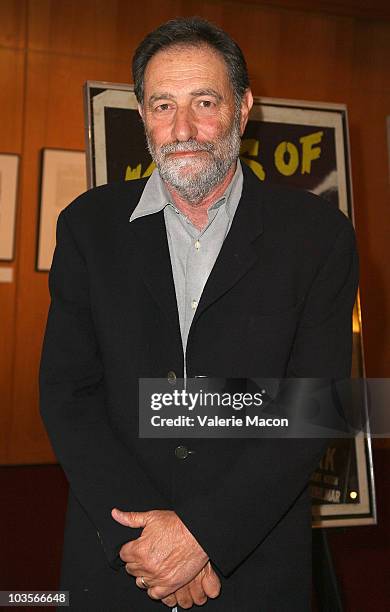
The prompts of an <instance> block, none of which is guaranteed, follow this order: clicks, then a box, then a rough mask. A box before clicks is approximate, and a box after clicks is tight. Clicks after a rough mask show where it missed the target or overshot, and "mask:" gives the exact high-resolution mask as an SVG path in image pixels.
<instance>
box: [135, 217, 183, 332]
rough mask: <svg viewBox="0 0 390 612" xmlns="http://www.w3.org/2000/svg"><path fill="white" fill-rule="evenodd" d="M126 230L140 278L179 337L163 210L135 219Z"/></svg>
mask: <svg viewBox="0 0 390 612" xmlns="http://www.w3.org/2000/svg"><path fill="white" fill-rule="evenodd" d="M129 229H130V232H131V234H132V236H131V240H130V242H131V246H132V250H133V256H134V257H135V261H136V262H137V265H138V267H139V270H140V273H141V276H142V279H143V281H144V282H145V284H146V286H147V287H148V289H149V291H150V293H151V294H152V296H153V297H154V299H155V300H156V302H157V303H158V305H159V306H160V308H161V310H162V311H163V312H164V313H165V316H166V318H167V320H168V321H169V323H170V324H171V325H172V327H173V329H174V330H175V332H177V333H179V334H180V325H179V314H178V310H177V303H176V292H175V285H174V280H173V274H172V266H171V259H170V254H169V246H168V239H167V233H166V229H165V221H164V211H163V210H162V211H160V212H158V213H154V214H151V215H146V216H145V217H140V218H138V219H135V220H134V221H132V222H131V223H130V224H129Z"/></svg>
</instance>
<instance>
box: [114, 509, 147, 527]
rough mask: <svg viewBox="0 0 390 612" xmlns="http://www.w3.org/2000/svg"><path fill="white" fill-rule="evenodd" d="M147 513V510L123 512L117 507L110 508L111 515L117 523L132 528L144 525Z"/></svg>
mask: <svg viewBox="0 0 390 612" xmlns="http://www.w3.org/2000/svg"><path fill="white" fill-rule="evenodd" d="M147 514H148V513H147V512H124V511H123V510H118V508H113V509H112V510H111V516H112V518H113V519H114V520H115V521H116V522H117V523H120V524H121V525H124V526H125V527H132V528H133V529H135V528H136V527H145V525H146V522H147Z"/></svg>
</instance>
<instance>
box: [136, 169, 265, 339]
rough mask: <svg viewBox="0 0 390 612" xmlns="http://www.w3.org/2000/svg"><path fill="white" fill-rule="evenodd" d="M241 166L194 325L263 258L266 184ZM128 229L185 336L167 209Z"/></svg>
mask: <svg viewBox="0 0 390 612" xmlns="http://www.w3.org/2000/svg"><path fill="white" fill-rule="evenodd" d="M242 166H243V173H244V184H243V190H242V196H241V199H240V202H239V205H238V208H237V211H236V213H235V216H234V218H233V223H232V225H231V228H230V230H229V232H228V235H227V236H226V238H225V241H224V243H223V245H222V248H221V251H220V253H219V255H218V257H217V260H216V262H215V265H214V267H213V269H212V271H211V273H210V276H209V278H208V280H207V283H206V285H205V287H204V290H203V293H202V296H201V299H200V301H199V304H198V307H197V309H196V313H195V316H194V319H193V321H192V325H191V330H193V328H194V326H195V325H196V321H197V320H198V319H199V317H200V316H202V313H203V312H204V310H205V309H206V308H208V306H210V304H212V303H213V302H215V301H216V300H217V299H218V298H219V297H220V296H221V295H223V294H224V293H225V292H226V291H228V290H229V289H230V288H231V287H232V286H234V285H235V284H236V283H237V282H238V281H239V280H240V278H242V276H244V274H246V272H247V271H248V270H249V269H250V268H251V267H252V266H253V265H254V264H255V262H256V261H257V259H258V253H257V250H256V249H255V246H254V243H255V241H256V239H257V238H258V236H259V235H261V233H262V231H263V210H262V208H263V207H262V200H261V192H262V189H261V183H260V181H259V179H258V178H257V177H256V176H255V175H254V174H253V172H252V171H251V170H250V169H249V168H247V167H246V165H245V164H242ZM128 231H129V232H130V236H129V246H130V248H131V249H132V251H133V256H134V257H135V261H136V265H137V266H138V268H139V270H140V272H141V276H142V278H143V281H144V282H145V284H146V286H147V287H148V289H149V291H150V293H151V294H152V296H153V297H154V299H155V300H156V302H157V303H158V304H159V306H160V308H161V309H162V311H163V312H164V313H165V315H166V318H167V320H168V321H169V323H170V325H171V326H172V328H173V330H174V331H175V333H177V334H178V335H179V337H180V326H179V316H178V310H177V304H176V292H175V286H174V280H173V274H172V267H171V261H170V255H169V247H168V240H167V235H166V229H165V222H164V213H163V210H160V211H159V212H158V213H156V214H151V215H147V216H144V217H140V218H138V219H134V221H133V222H132V223H128ZM133 262H134V259H133ZM191 330H190V335H191Z"/></svg>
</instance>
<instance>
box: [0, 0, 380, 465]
mask: <svg viewBox="0 0 390 612" xmlns="http://www.w3.org/2000/svg"><path fill="white" fill-rule="evenodd" d="M274 4H275V6H271V5H272V2H270V1H268V2H265V3H261V2H258V1H257V2H246V1H245V0H243V1H242V2H239V1H236V2H222V1H211V0H210V1H208V2H207V1H204V0H198V1H191V0H187V1H186V2H184V1H179V0H167V1H166V2H164V3H161V2H159V0H149V2H148V3H147V5H145V3H136V2H134V3H133V2H128V0H111V1H107V0H83V2H80V1H79V0H2V1H1V2H0V108H1V113H0V123H1V129H0V152H11V153H18V154H20V155H21V162H22V163H21V173H20V186H19V202H18V220H17V247H16V257H15V261H14V262H13V263H12V264H6V263H0V266H2V267H12V268H13V275H14V278H13V282H12V283H0V309H1V312H0V394H1V410H0V462H1V463H39V462H47V461H52V460H53V459H54V457H53V455H52V452H51V450H50V444H49V442H48V440H47V438H46V435H45V433H44V430H43V427H42V425H41V423H40V419H39V413H38V389H37V374H38V363H39V356H40V350H41V343H42V335H43V330H44V324H45V320H46V314H47V307H48V303H49V296H48V289H47V274H46V273H42V272H36V271H35V249H36V238H37V226H38V209H39V202H38V199H39V182H40V151H41V149H42V148H44V147H56V148H65V149H83V148H84V131H83V104H82V85H83V83H84V81H86V80H87V79H90V80H95V79H96V80H106V81H116V82H128V81H129V79H130V59H131V55H132V53H133V51H134V49H135V46H136V45H137V43H138V42H139V41H140V40H141V38H142V37H143V36H144V35H145V34H146V33H147V32H148V31H150V30H151V29H153V28H154V27H156V26H157V25H158V24H160V23H161V22H163V21H165V20H167V19H169V18H172V17H175V16H178V15H194V14H196V15H201V16H203V17H206V18H208V19H210V20H212V21H215V22H216V23H218V24H219V25H220V26H222V27H223V28H225V29H226V30H227V31H228V32H230V33H231V34H232V35H233V37H234V38H236V40H237V41H238V43H239V44H240V45H241V47H242V49H243V50H244V53H245V55H246V57H247V60H248V64H249V71H250V76H251V80H252V87H253V91H254V93H255V95H262V96H272V97H281V98H296V99H307V100H320V101H327V102H342V103H346V104H347V105H348V109H349V117H350V132H351V145H352V171H353V187H354V199H355V218H356V228H357V234H358V240H359V246H360V256H361V298H362V313H363V329H364V341H365V356H366V365H367V374H368V375H369V376H371V377H386V376H390V322H389V304H390V266H389V264H388V261H389V244H390V215H389V213H390V208H389V191H390V188H389V184H390V177H389V170H388V157H387V144H386V132H385V118H386V115H389V114H390V22H389V21H388V20H387V21H386V20H384V21H383V20H382V21H381V20H379V19H376V18H375V17H376V16H382V17H383V13H377V15H376V14H375V12H374V13H372V14H371V15H370V16H371V17H374V18H372V19H369V18H367V17H366V13H364V18H363V17H362V15H363V13H362V7H361V5H362V2H360V3H357V11H358V12H356V13H354V11H353V5H354V3H351V2H349V1H347V0H345V2H341V1H340V2H337V3H335V2H329V3H326V2H325V1H323V2H321V3H319V4H318V5H317V7H316V6H314V9H313V10H312V8H311V7H312V5H313V4H314V5H315V4H316V3H309V2H304V1H303V0H301V1H300V2H297V3H294V2H293V1H291V2H289V3H287V1H286V0H283V1H281V2H279V3H278V2H276V1H275V3H274ZM355 4H356V3H355ZM279 5H281V6H279ZM290 5H291V7H290ZM294 5H295V6H294ZM325 5H326V6H325ZM334 6H335V8H333V7H334ZM343 6H344V9H345V7H347V9H348V10H339V9H340V7H341V8H343ZM375 6H376V7H377V8H378V10H379V9H381V7H382V8H383V6H385V5H383V6H382V3H381V2H380V1H378V2H377V3H374V4H373V10H374V9H375ZM289 7H290V8H289ZM326 8H327V11H326V12H322V11H325V9H326ZM338 10H339V13H340V14H334V13H335V12H337V11H338ZM383 10H384V11H385V9H383ZM359 11H360V12H359ZM385 16H386V15H385ZM377 444H378V443H377Z"/></svg>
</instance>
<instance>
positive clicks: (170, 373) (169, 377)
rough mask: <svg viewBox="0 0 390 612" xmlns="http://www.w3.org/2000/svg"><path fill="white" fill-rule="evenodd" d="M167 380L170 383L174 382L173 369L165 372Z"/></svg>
mask: <svg viewBox="0 0 390 612" xmlns="http://www.w3.org/2000/svg"><path fill="white" fill-rule="evenodd" d="M167 380H168V382H170V383H171V385H174V384H176V374H175V372H174V371H173V370H169V372H168V374H167Z"/></svg>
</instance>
